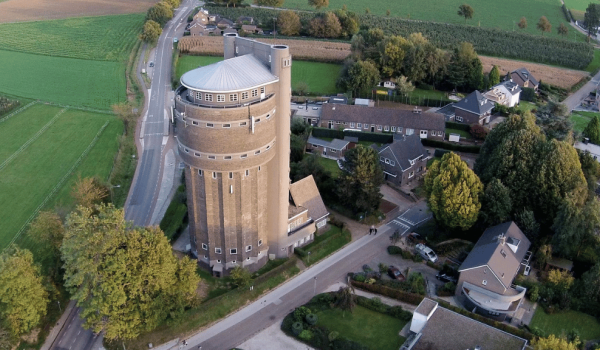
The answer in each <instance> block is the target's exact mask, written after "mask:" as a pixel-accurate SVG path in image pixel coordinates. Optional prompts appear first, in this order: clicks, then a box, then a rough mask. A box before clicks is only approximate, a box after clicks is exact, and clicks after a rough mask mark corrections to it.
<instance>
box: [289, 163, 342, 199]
mask: <svg viewBox="0 0 600 350" xmlns="http://www.w3.org/2000/svg"><path fill="white" fill-rule="evenodd" d="M309 175H312V176H313V178H314V179H315V183H316V184H317V188H318V189H319V193H321V196H322V197H323V200H325V201H326V202H327V201H330V200H333V199H335V198H336V195H335V192H334V190H335V182H334V180H333V178H332V177H331V173H330V172H329V171H327V169H325V167H324V166H323V164H322V163H321V156H320V155H318V154H317V153H313V154H311V155H309V156H307V157H304V158H303V159H302V161H300V162H298V163H292V164H290V178H291V179H292V181H294V182H295V181H299V180H302V179H304V178H305V177H307V176H309Z"/></svg>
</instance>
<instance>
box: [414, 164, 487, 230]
mask: <svg viewBox="0 0 600 350" xmlns="http://www.w3.org/2000/svg"><path fill="white" fill-rule="evenodd" d="M425 191H426V192H427V204H428V205H429V209H431V212H432V213H433V216H434V217H435V219H436V221H437V222H438V223H440V224H441V225H443V226H445V227H448V228H460V229H463V230H466V229H468V228H470V227H471V226H472V225H473V224H474V223H475V221H477V216H478V215H479V209H480V208H481V202H480V196H481V194H482V192H483V185H482V183H481V181H480V180H479V178H478V177H477V175H475V173H474V172H473V170H471V169H469V167H468V166H467V163H465V162H464V161H463V160H462V159H460V157H459V156H458V155H457V154H455V153H453V152H449V153H446V154H444V156H443V157H442V160H441V161H435V162H434V163H433V164H432V165H431V166H430V167H429V170H428V172H427V175H425Z"/></svg>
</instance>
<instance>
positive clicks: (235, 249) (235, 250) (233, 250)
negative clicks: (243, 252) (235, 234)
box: [229, 248, 237, 254]
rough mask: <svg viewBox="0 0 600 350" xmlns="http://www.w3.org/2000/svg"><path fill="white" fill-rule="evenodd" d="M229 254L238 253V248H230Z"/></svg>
mask: <svg viewBox="0 0 600 350" xmlns="http://www.w3.org/2000/svg"><path fill="white" fill-rule="evenodd" d="M229 254H237V248H231V249H229Z"/></svg>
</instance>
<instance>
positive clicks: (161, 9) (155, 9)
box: [146, 1, 173, 27]
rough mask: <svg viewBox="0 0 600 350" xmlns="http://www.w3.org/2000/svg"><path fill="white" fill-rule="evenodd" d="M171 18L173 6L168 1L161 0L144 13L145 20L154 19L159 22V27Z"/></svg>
mask: <svg viewBox="0 0 600 350" xmlns="http://www.w3.org/2000/svg"><path fill="white" fill-rule="evenodd" d="M171 18H173V8H171V5H169V4H168V3H166V2H164V1H161V2H159V3H157V4H155V5H154V6H152V7H150V8H149V9H148V13H146V21H149V20H151V21H154V22H156V23H158V24H160V26H161V27H164V25H165V24H166V23H167V22H168V21H169V20H170V19H171Z"/></svg>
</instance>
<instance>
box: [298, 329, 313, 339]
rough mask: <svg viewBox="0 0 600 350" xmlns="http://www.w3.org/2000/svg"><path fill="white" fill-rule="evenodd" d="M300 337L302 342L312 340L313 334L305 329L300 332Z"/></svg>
mask: <svg viewBox="0 0 600 350" xmlns="http://www.w3.org/2000/svg"><path fill="white" fill-rule="evenodd" d="M298 337H299V338H300V339H302V340H311V339H312V337H313V334H312V332H311V331H310V330H308V329H305V330H303V331H302V332H300V334H298Z"/></svg>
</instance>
